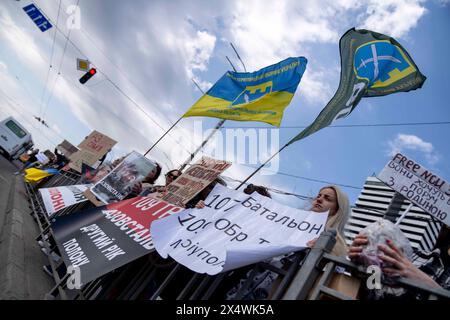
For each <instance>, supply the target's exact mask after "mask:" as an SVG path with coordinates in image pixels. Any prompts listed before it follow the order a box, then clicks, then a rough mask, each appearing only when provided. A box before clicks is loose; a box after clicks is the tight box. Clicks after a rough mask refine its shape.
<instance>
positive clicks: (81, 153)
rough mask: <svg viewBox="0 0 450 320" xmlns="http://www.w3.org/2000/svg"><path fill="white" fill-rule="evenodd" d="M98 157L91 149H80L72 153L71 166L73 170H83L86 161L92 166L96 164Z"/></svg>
mask: <svg viewBox="0 0 450 320" xmlns="http://www.w3.org/2000/svg"><path fill="white" fill-rule="evenodd" d="M98 159H99V157H98V156H97V155H96V154H94V153H92V152H90V151H87V150H78V151H77V152H75V153H72V154H71V155H70V163H69V167H70V168H71V169H73V170H76V171H78V172H81V167H82V165H83V163H86V164H88V165H89V166H91V167H92V166H94V165H95V163H96V162H97V161H98Z"/></svg>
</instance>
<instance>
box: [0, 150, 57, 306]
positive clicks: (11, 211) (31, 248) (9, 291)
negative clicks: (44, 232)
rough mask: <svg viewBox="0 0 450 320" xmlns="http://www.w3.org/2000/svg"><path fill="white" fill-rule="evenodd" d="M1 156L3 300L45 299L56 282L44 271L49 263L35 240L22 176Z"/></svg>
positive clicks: (0, 272)
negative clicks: (15, 173) (45, 265)
mask: <svg viewBox="0 0 450 320" xmlns="http://www.w3.org/2000/svg"><path fill="white" fill-rule="evenodd" d="M17 170H18V169H17V167H16V166H14V165H13V164H12V163H10V162H9V161H7V160H6V159H5V158H3V157H2V156H1V155H0V300H11V299H14V300H16V299H18V300H23V299H32V300H37V299H43V298H44V295H45V294H46V293H47V292H48V291H50V289H51V288H52V286H53V280H52V279H51V278H50V277H48V276H47V275H46V274H45V273H44V271H43V270H42V266H43V265H44V264H48V259H47V257H46V256H44V254H43V253H42V252H41V250H40V247H39V245H38V244H37V242H36V240H35V238H36V237H37V235H38V234H39V228H38V226H37V224H36V222H35V221H34V219H33V217H32V216H31V215H30V212H31V209H30V208H29V207H28V201H27V194H26V190H25V186H24V183H23V177H22V176H15V175H13V173H14V172H15V171H17Z"/></svg>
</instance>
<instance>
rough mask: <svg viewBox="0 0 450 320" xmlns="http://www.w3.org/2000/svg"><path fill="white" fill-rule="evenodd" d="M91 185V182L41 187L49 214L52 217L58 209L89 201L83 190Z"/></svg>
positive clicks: (40, 190)
mask: <svg viewBox="0 0 450 320" xmlns="http://www.w3.org/2000/svg"><path fill="white" fill-rule="evenodd" d="M89 186H90V185H89V184H80V185H73V186H60V187H54V188H41V189H39V192H40V193H41V197H42V201H43V202H44V206H45V211H46V212H47V215H48V216H49V217H51V216H52V215H53V214H54V213H55V212H56V211H59V210H61V209H64V208H67V207H69V206H71V205H74V204H77V203H81V202H84V201H87V199H86V197H85V196H84V195H83V192H84V191H85V190H86V189H87V188H88V187H89Z"/></svg>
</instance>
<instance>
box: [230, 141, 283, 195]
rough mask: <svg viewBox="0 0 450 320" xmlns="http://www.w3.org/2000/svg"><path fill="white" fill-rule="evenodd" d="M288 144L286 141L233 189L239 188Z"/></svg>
mask: <svg viewBox="0 0 450 320" xmlns="http://www.w3.org/2000/svg"><path fill="white" fill-rule="evenodd" d="M288 145H289V142H288V143H286V144H285V145H284V146H283V147H282V148H281V149H280V150H278V151H277V152H276V153H274V154H273V155H272V156H271V157H270V158H269V159H267V160H266V162H264V163H263V164H262V165H260V166H259V168H257V169H256V170H255V171H253V172H252V174H250V175H249V176H248V177H247V178H245V180H244V181H242V182H241V184H240V185H239V186H237V187H236V188H235V190H239V188H240V187H242V186H243V185H244V184H245V183H246V182H247V181H248V180H250V178H251V177H253V176H254V175H255V174H256V173H257V172H258V171H259V170H261V169H262V168H263V167H264V166H265V165H266V164H267V163H269V162H270V160H272V159H273V157H275V156H276V155H277V154H279V153H280V152H281V151H283V149H284V148H286V147H287V146H288Z"/></svg>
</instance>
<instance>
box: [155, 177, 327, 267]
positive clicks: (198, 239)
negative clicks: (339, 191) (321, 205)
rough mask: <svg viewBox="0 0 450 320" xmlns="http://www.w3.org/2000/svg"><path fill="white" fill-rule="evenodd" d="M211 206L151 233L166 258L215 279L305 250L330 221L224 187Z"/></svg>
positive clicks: (167, 222) (212, 197) (218, 188)
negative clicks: (267, 260) (213, 276)
mask: <svg viewBox="0 0 450 320" xmlns="http://www.w3.org/2000/svg"><path fill="white" fill-rule="evenodd" d="M205 205H206V207H205V208H204V209H187V210H184V211H182V212H180V214H177V215H173V216H170V217H167V218H165V219H162V220H159V221H155V222H153V223H152V225H151V230H150V231H151V234H152V236H153V242H154V244H155V248H156V250H157V251H158V253H159V254H160V255H161V256H162V257H164V258H166V257H167V256H169V255H170V256H171V257H172V258H173V259H175V260H176V261H177V262H179V263H181V264H183V265H184V266H186V267H188V268H189V269H191V270H193V271H195V272H198V273H207V274H209V275H215V274H218V273H220V272H223V271H227V270H232V269H235V268H239V267H242V266H245V265H249V264H252V263H255V262H258V261H263V260H266V259H268V258H271V257H275V256H279V255H282V254H286V253H290V252H293V251H297V250H299V249H301V248H304V247H306V245H307V242H308V241H310V240H313V239H315V238H318V237H319V235H320V233H321V232H322V231H323V230H324V229H325V224H326V221H327V216H328V213H327V212H322V213H317V212H312V211H304V210H300V209H294V208H290V207H288V206H285V205H282V204H279V203H277V202H275V201H274V200H272V199H270V198H268V197H264V196H261V195H260V194H258V193H256V192H254V193H253V194H251V195H248V194H245V193H243V192H240V191H236V190H231V189H228V188H226V187H223V186H222V185H219V184H218V185H216V186H215V188H214V189H213V191H212V192H211V193H210V195H209V196H208V198H207V199H206V200H205Z"/></svg>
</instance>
